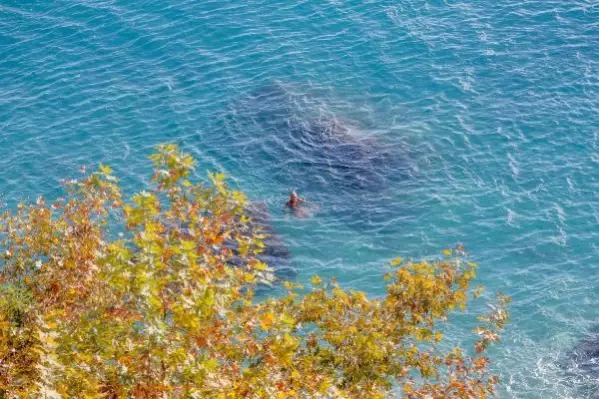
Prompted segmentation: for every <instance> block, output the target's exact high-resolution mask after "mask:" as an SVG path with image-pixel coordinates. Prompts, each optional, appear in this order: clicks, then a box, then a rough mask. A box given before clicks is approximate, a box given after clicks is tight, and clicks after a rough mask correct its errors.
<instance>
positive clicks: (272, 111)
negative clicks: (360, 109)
mask: <svg viewBox="0 0 599 399" xmlns="http://www.w3.org/2000/svg"><path fill="white" fill-rule="evenodd" d="M230 118H231V120H230V123H229V124H228V125H229V127H230V128H231V129H233V130H234V131H235V135H236V136H235V141H236V142H237V143H238V144H237V145H238V146H239V147H242V148H243V153H244V156H249V157H252V160H253V161H254V162H262V163H263V165H260V170H267V171H269V172H272V173H269V177H274V178H277V179H278V180H280V181H281V182H284V183H285V184H287V185H289V186H293V187H300V188H302V189H306V188H307V189H311V188H314V189H315V190H321V189H323V188H328V187H334V188H339V189H342V190H352V191H367V192H375V191H380V190H381V189H384V188H385V187H386V186H387V185H388V182H389V181H390V180H396V179H399V178H401V177H403V176H404V175H407V174H408V170H409V168H408V167H407V163H405V160H406V157H404V156H403V155H405V154H401V152H400V151H398V150H400V148H397V147H394V146H392V145H391V144H390V143H387V142H384V141H383V140H382V139H381V138H380V137H377V136H376V135H373V134H370V135H369V134H366V133H365V131H366V130H367V129H364V128H363V126H362V124H361V123H359V122H357V121H353V120H350V119H348V118H344V117H340V116H338V115H336V114H335V113H334V112H332V111H330V110H328V109H327V107H326V106H322V104H318V103H316V102H315V101H314V100H313V99H311V98H310V97H309V96H306V95H305V94H303V93H295V92H293V88H290V87H288V86H284V85H282V84H278V83H272V84H270V85H267V86H265V87H263V88H261V89H259V90H257V91H255V92H252V93H249V94H247V95H246V96H244V97H243V98H241V99H240V100H239V101H238V102H237V103H236V105H235V107H234V110H233V111H232V112H231V116H230Z"/></svg>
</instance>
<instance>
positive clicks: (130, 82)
mask: <svg viewBox="0 0 599 399" xmlns="http://www.w3.org/2000/svg"><path fill="white" fill-rule="evenodd" d="M332 121H336V122H334V123H333V122H332ZM323 126H328V128H330V127H331V126H333V129H334V128H335V126H349V128H348V130H349V132H350V134H351V137H353V138H354V139H355V141H352V142H351V143H349V144H348V143H346V142H342V143H333V144H332V145H335V146H336V145H337V144H338V145H339V146H340V147H341V148H342V150H339V152H335V153H334V156H331V157H329V155H330V154H331V153H330V152H326V151H325V152H323V151H322V149H323V148H325V147H326V146H327V145H331V143H324V144H323V143H322V142H319V137H318V134H319V132H321V131H322V129H323ZM298 132H299V133H298ZM306 132H307V133H309V134H306ZM365 137H366V138H367V139H366V138H365ZM162 142H177V143H179V144H181V145H182V146H183V147H184V149H186V150H187V151H190V152H193V153H194V154H195V156H196V157H197V158H198V160H199V161H200V165H199V167H198V175H200V176H203V175H204V171H205V170H208V169H211V170H222V171H225V172H226V173H227V174H228V175H230V176H231V178H232V179H233V181H234V184H235V185H237V186H238V187H240V188H241V189H243V190H245V191H246V192H247V193H248V194H249V195H250V197H251V198H252V199H255V200H260V201H265V202H266V203H268V205H269V207H270V210H271V212H272V217H273V224H274V228H275V229H276V230H277V231H278V232H279V233H280V234H281V236H282V238H283V240H284V241H285V243H286V244H287V246H288V247H289V248H290V250H291V252H292V254H293V264H294V266H295V267H296V269H297V279H299V280H305V279H306V278H307V277H308V276H310V275H311V274H314V273H319V274H321V275H333V274H335V275H338V276H340V280H341V281H342V282H343V283H344V284H345V285H347V286H353V287H357V288H360V289H363V290H366V291H367V292H368V293H370V294H372V295H378V294H381V293H382V292H383V291H382V287H383V285H382V283H381V279H380V276H381V275H382V273H383V272H384V270H385V263H386V262H387V261H388V260H389V259H390V258H392V257H394V256H397V255H400V256H403V257H409V258H419V257H429V256H437V255H438V254H440V251H441V249H442V248H445V247H450V246H453V245H455V244H456V243H458V242H459V243H463V244H464V245H465V246H466V248H467V249H468V250H469V252H470V253H471V254H472V257H473V259H474V260H475V261H477V262H479V263H480V264H481V265H482V269H481V272H480V280H481V282H482V283H483V284H485V285H486V286H487V287H488V288H489V289H488V291H489V292H492V291H494V290H496V289H501V290H502V291H504V292H505V293H507V294H509V295H511V296H512V297H513V300H514V305H513V307H512V316H513V317H512V319H513V322H512V324H511V325H510V326H509V329H508V331H507V332H506V334H505V338H504V341H503V343H502V345H501V347H500V348H498V350H494V351H493V352H492V354H493V356H494V359H495V362H494V368H495V370H496V371H497V372H498V373H499V374H500V376H501V378H502V387H501V390H500V396H501V397H502V398H586V397H589V398H591V397H595V398H596V397H599V394H597V392H598V391H599V387H598V385H599V383H598V382H597V380H598V379H599V365H597V364H596V363H593V362H599V359H598V357H599V356H597V354H596V353H595V357H594V358H593V356H592V352H593V348H594V350H595V351H596V350H597V347H599V343H598V342H597V341H599V340H594V341H591V342H588V340H587V342H584V343H583V344H582V346H581V344H579V342H580V340H582V339H584V337H585V333H587V332H588V331H593V330H594V329H595V326H596V325H597V324H598V323H599V310H598V308H599V4H598V3H597V2H595V1H593V0H587V1H566V0H552V1H543V2H540V1H515V0H506V1H501V2H493V1H488V0H487V1H482V0H478V1H477V0H475V1H470V2H465V1H413V0H395V1H388V0H379V1H354V0H351V1H349V0H348V1H344V0H329V1H325V0H300V1H279V2H275V1H272V0H247V1H212V0H202V1H197V0H172V1H169V2H165V1H155V0H148V1H139V0H129V1H114V0H110V1H101V0H85V1H81V0H79V1H59V0H47V1H27V0H19V1H10V0H0V150H1V151H2V156H1V157H0V192H1V193H2V200H3V201H4V202H6V203H7V204H8V206H14V204H15V203H16V201H19V200H22V199H27V198H29V199H31V198H35V196H36V195H37V194H44V195H47V196H55V195H58V193H59V181H60V179H64V178H71V177H73V176H75V177H76V176H77V175H78V173H79V172H78V170H79V167H80V166H82V165H88V166H93V165H95V164H97V163H98V162H105V163H109V164H111V165H112V166H113V168H114V169H115V170H116V172H117V173H118V174H119V175H120V176H121V177H122V179H123V181H124V183H125V185H126V187H127V189H128V190H130V191H132V190H134V189H138V188H141V187H142V184H143V183H144V182H145V181H147V179H148V176H149V164H148V162H147V161H146V159H145V158H146V156H147V155H148V154H149V153H150V152H151V151H152V147H153V146H154V145H156V144H158V143H162ZM356 143H358V144H356ZM326 148H328V147H326ZM372 148H374V149H375V150H376V151H380V153H384V154H385V155H384V156H378V155H377V153H373V151H371V150H370V149H372ZM346 150H347V151H346ZM344 151H345V152H344ZM290 189H298V190H299V191H300V194H303V195H304V196H306V197H307V198H309V199H310V200H312V201H313V202H314V203H316V204H317V205H318V206H319V209H318V211H317V212H316V213H315V214H314V215H313V217H312V218H309V219H296V218H293V217H290V216H288V215H285V214H284V213H283V212H282V209H281V208H282V206H281V204H282V203H284V201H285V200H286V196H287V195H288V192H289V190H290ZM460 320H461V319H457V325H456V326H455V327H453V328H452V330H451V331H450V333H451V337H452V339H453V341H455V342H456V343H460V342H462V341H466V340H467V339H469V336H470V335H469V332H468V327H466V325H465V324H464V325H461V324H460ZM581 348H583V349H581ZM585 348H586V349H585ZM589 348H590V349H589ZM580 350H586V351H587V353H590V354H591V355H589V356H590V358H587V359H586V364H585V365H584V367H581V370H577V369H576V367H573V364H572V361H571V359H572V354H571V353H572V351H580Z"/></svg>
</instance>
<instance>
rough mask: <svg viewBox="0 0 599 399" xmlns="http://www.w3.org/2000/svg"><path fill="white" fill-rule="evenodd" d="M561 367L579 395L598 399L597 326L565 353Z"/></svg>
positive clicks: (598, 355)
mask: <svg viewBox="0 0 599 399" xmlns="http://www.w3.org/2000/svg"><path fill="white" fill-rule="evenodd" d="M562 368H563V369H564V371H565V374H566V377H567V380H568V383H569V385H572V387H573V388H574V389H575V391H576V392H577V395H578V396H579V397H581V398H592V399H599V326H595V327H594V328H593V329H591V330H590V331H589V332H587V333H585V335H584V337H583V338H582V339H581V340H580V341H578V343H577V344H576V345H575V346H574V347H573V348H572V350H570V351H569V352H568V353H567V355H566V357H565V359H564V361H563V362H562Z"/></svg>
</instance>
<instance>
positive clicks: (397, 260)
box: [391, 258, 403, 267]
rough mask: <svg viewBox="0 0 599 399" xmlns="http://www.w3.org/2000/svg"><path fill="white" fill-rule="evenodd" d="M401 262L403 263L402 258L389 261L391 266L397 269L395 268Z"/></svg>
mask: <svg viewBox="0 0 599 399" xmlns="http://www.w3.org/2000/svg"><path fill="white" fill-rule="evenodd" d="M402 262H403V259H402V258H395V259H393V260H392V261H391V266H393V267H397V266H399V265H401V263H402Z"/></svg>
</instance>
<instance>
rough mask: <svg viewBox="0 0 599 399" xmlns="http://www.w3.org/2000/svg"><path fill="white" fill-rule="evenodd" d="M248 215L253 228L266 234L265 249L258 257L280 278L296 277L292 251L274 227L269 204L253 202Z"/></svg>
mask: <svg viewBox="0 0 599 399" xmlns="http://www.w3.org/2000/svg"><path fill="white" fill-rule="evenodd" d="M246 215H247V216H249V217H250V218H251V223H250V228H251V230H252V231H256V229H258V230H259V231H260V232H261V233H262V234H265V235H266V238H265V239H264V245H265V247H264V251H263V252H262V253H261V254H260V255H258V258H259V259H260V260H261V261H262V262H264V263H266V264H268V265H269V266H270V267H271V268H272V269H273V270H274V273H275V277H277V278H278V279H280V280H291V279H293V278H295V274H296V272H295V269H294V268H293V267H292V264H291V251H290V250H289V248H287V247H286V246H285V243H284V242H283V239H282V238H281V236H280V235H279V234H277V232H276V231H275V230H274V228H273V227H272V223H271V220H270V213H269V211H268V206H267V205H266V204H265V203H263V202H252V203H250V205H249V206H248V207H247V208H246Z"/></svg>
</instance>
